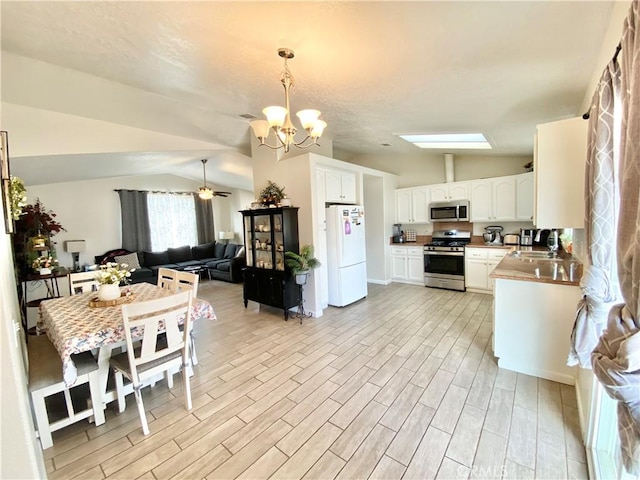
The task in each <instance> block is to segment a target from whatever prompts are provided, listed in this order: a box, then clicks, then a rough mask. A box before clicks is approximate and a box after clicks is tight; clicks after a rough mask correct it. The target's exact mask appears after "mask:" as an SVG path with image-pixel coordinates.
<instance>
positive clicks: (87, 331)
mask: <svg viewBox="0 0 640 480" xmlns="http://www.w3.org/2000/svg"><path fill="white" fill-rule="evenodd" d="M124 288H128V289H129V290H130V291H131V294H132V298H131V302H132V303H133V302H144V301H147V300H153V299H156V298H160V297H164V296H167V295H170V294H171V293H170V292H169V291H167V290H164V289H162V288H160V287H158V286H156V285H152V284H150V283H138V284H136V285H131V286H129V287H123V289H124ZM95 296H96V292H89V293H83V294H79V295H72V296H69V297H61V298H54V299H51V300H45V301H43V302H42V303H41V304H40V317H39V320H38V330H39V331H45V332H46V333H47V336H48V337H49V339H50V340H51V342H52V343H53V345H54V346H55V347H56V350H57V351H58V353H59V354H60V357H61V358H62V366H63V374H64V380H65V383H66V384H67V386H72V385H73V384H74V383H75V381H76V377H77V373H76V367H75V365H74V363H73V360H72V358H71V355H72V354H75V353H82V352H87V351H89V350H92V349H94V348H96V349H97V348H100V347H102V346H105V345H109V344H112V343H119V342H123V341H124V340H125V335H124V324H123V321H122V305H117V306H115V307H98V308H92V307H89V300H91V299H92V298H93V297H95ZM203 318H205V319H209V320H216V314H215V312H214V311H213V307H212V306H211V304H210V303H209V302H207V301H205V300H201V299H198V298H194V299H193V306H192V307H191V320H192V321H194V320H198V319H203ZM180 323H182V320H181V322H180Z"/></svg>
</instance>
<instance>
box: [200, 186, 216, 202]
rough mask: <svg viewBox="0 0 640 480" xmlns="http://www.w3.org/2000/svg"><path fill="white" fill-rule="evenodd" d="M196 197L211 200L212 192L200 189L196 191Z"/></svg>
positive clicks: (203, 188)
mask: <svg viewBox="0 0 640 480" xmlns="http://www.w3.org/2000/svg"><path fill="white" fill-rule="evenodd" d="M198 196H199V197H200V198H201V199H202V200H211V199H212V198H213V190H211V189H210V188H209V187H200V188H199V189H198Z"/></svg>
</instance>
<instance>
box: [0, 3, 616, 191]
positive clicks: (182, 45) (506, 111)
mask: <svg viewBox="0 0 640 480" xmlns="http://www.w3.org/2000/svg"><path fill="white" fill-rule="evenodd" d="M612 5H613V2H587V1H580V2H558V1H531V2H527V1H517V2H505V1H497V2H484V1H469V2H458V1H440V2H437V1H425V2H397V1H389V2H370V1H354V2H333V1H324V2H269V1H260V2H217V1H197V2H196V1H180V2H143V1H140V2H115V1H114V2H44V1H43V2H7V1H4V2H2V3H1V14H2V50H3V52H2V53H3V70H2V79H3V85H2V100H3V102H7V103H11V104H18V105H24V106H28V107H34V108H38V109H42V110H47V111H53V112H59V113H64V114H70V115H74V116H77V117H82V118H87V119H93V120H100V121H104V122H111V123H113V124H118V125H122V126H127V127H135V128H137V129H143V130H149V131H153V132H160V133H164V134H169V135H173V136H177V137H183V138H186V139H192V140H196V141H199V142H203V143H206V144H208V145H210V149H207V148H198V149H196V148H195V147H194V149H193V152H192V153H191V154H190V153H189V151H188V150H189V149H186V151H185V149H184V148H180V149H176V150H180V151H179V152H176V157H173V156H172V153H171V152H170V150H171V149H168V148H164V149H162V151H158V152H144V154H145V155H146V160H147V161H146V162H145V161H140V162H136V161H135V156H136V155H139V154H140V152H116V153H117V154H116V153H113V154H111V155H110V157H109V158H110V162H112V163H110V164H112V165H114V168H116V167H117V168H116V169H118V171H120V170H125V171H127V172H129V173H130V174H135V173H140V172H142V171H144V169H146V171H148V170H149V168H150V167H151V168H153V169H154V171H155V170H158V171H172V170H171V169H172V168H174V167H175V168H179V169H180V172H181V174H184V175H187V176H191V177H193V178H194V179H197V178H200V177H201V165H200V163H199V159H200V158H202V156H203V155H205V156H207V157H208V158H210V159H212V161H211V162H210V164H209V167H210V168H211V169H212V171H211V172H209V175H208V176H209V178H217V179H218V183H221V184H227V185H230V186H236V187H244V188H250V187H251V183H250V182H251V168H250V167H251V159H250V154H251V153H250V137H249V125H248V120H246V119H244V118H242V117H241V116H240V115H243V114H251V115H254V116H256V117H262V113H261V110H262V108H263V107H265V106H267V105H274V104H282V103H283V92H282V87H281V85H280V83H279V76H280V73H281V71H282V68H283V64H282V60H281V59H280V57H278V56H277V49H278V48H280V47H288V48H291V49H293V50H294V51H295V52H296V57H295V58H294V59H292V60H290V62H289V67H290V69H291V72H292V73H293V75H294V77H295V79H296V86H295V88H294V90H293V92H292V96H291V103H292V106H291V107H292V110H293V111H294V112H295V111H297V110H300V109H303V108H317V109H318V110H321V111H322V118H323V119H324V120H325V121H326V122H327V123H328V125H329V126H328V128H327V136H328V137H330V138H332V140H333V151H334V157H335V158H339V159H342V160H346V161H352V160H357V161H358V163H363V162H364V163H366V160H363V159H366V157H367V156H381V155H388V156H389V158H393V166H391V165H390V168H389V170H390V171H393V172H394V173H401V172H399V170H401V169H402V157H403V156H409V155H414V156H415V155H420V154H424V153H423V152H422V151H420V150H418V149H417V147H415V146H412V145H410V144H408V143H406V142H404V141H403V140H401V139H399V138H398V137H396V136H395V135H394V134H397V133H409V132H412V133H413V132H425V131H429V132H469V131H474V132H475V131H479V132H482V133H484V134H485V135H486V136H487V137H488V138H489V139H490V141H491V143H492V144H493V146H494V149H493V150H492V151H491V152H490V153H489V154H490V155H502V156H509V155H513V156H515V155H530V154H531V153H532V149H533V134H534V131H535V125H536V124H538V123H544V122H547V121H552V120H556V119H559V118H566V117H568V116H574V115H576V114H578V113H579V109H580V105H581V103H582V100H583V97H584V95H585V93H586V88H587V85H588V82H589V81H590V79H591V76H592V74H593V72H594V70H595V68H596V67H597V65H596V60H597V57H598V54H599V52H600V46H601V43H602V39H603V36H604V32H605V29H606V27H607V25H608V22H609V17H610V14H611V9H612ZM5 57H7V58H9V57H10V59H11V61H7V62H5ZM24 58H26V59H34V60H37V61H39V62H46V63H47V64H52V65H55V66H58V67H63V68H64V69H66V70H64V72H66V73H65V74H64V75H62V74H60V75H58V76H57V77H56V78H55V79H54V78H53V76H52V77H51V78H52V79H51V80H50V82H54V81H55V82H57V83H55V84H54V85H51V84H48V83H47V81H48V80H47V79H46V78H39V77H42V76H45V75H31V77H33V76H35V77H38V78H29V77H30V75H28V74H27V72H29V71H33V69H31V70H29V69H26V68H25V69H21V68H20V65H21V64H22V63H24V62H22V60H21V59H24ZM42 65H44V66H42V67H41V69H42V70H40V71H43V72H44V71H47V68H49V66H46V64H42ZM65 78H66V80H65ZM3 117H4V113H3ZM3 120H4V118H3ZM294 121H297V119H295V120H294ZM383 144H388V145H389V146H383ZM196 150H197V151H196ZM85 153H90V155H83V152H74V154H75V155H80V156H79V157H78V156H76V157H75V159H73V158H71V157H68V156H65V155H63V154H61V152H56V157H55V159H54V158H53V157H46V156H44V155H26V156H28V157H30V160H29V163H28V165H29V168H27V167H25V165H27V164H26V163H22V164H21V163H20V159H19V158H17V159H16V160H15V162H14V163H15V165H16V167H15V168H17V169H18V170H20V169H21V173H22V175H23V176H24V177H27V178H26V179H27V181H28V180H29V179H28V176H29V171H30V170H32V169H33V170H34V175H35V170H36V169H37V167H38V166H40V167H42V166H43V165H46V164H48V163H49V162H52V161H55V162H59V163H58V164H62V162H65V161H72V162H74V161H75V164H74V167H73V168H74V172H75V173H74V175H75V176H77V177H83V176H85V177H88V178H89V177H91V176H96V175H105V174H108V173H109V172H102V171H101V172H99V173H96V171H97V170H96V165H98V163H97V162H102V163H104V158H99V157H100V155H98V154H97V153H98V152H85ZM436 153H442V152H436ZM454 153H457V152H455V151H454ZM470 153H471V154H476V153H477V154H482V155H483V156H486V155H487V152H486V151H483V152H470ZM36 157H38V158H36ZM216 158H223V159H224V160H220V161H219V162H216ZM151 160H152V163H150V161H151ZM225 162H226V164H231V165H234V164H235V168H236V170H237V171H235V172H233V174H228V175H227V176H225V175H226V174H225V172H222V175H217V173H216V169H217V168H218V166H219V165H221V164H222V163H225ZM98 170H99V169H98ZM111 173H112V171H111ZM227 173H228V172H227ZM34 178H35V177H34ZM48 178H51V177H48ZM33 181H35V182H40V181H42V180H41V179H38V180H33ZM58 181H59V180H58Z"/></svg>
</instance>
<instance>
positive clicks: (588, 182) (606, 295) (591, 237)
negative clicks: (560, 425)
mask: <svg viewBox="0 0 640 480" xmlns="http://www.w3.org/2000/svg"><path fill="white" fill-rule="evenodd" d="M619 74H620V69H619V67H618V62H617V61H616V60H612V61H611V62H610V63H609V65H608V66H607V68H606V69H605V71H604V72H603V74H602V78H601V79H600V82H599V84H598V90H597V91H596V93H595V94H594V96H593V100H592V102H591V108H590V110H589V140H588V147H587V162H586V168H585V241H586V244H587V246H588V257H589V263H588V265H587V266H586V267H585V272H584V275H583V277H582V280H581V283H580V287H581V289H582V300H581V301H580V303H579V304H578V313H577V316H576V321H575V324H574V326H573V332H572V333H571V348H570V351H569V358H568V360H567V365H570V366H573V365H580V366H581V367H582V368H591V352H592V351H593V349H594V348H595V346H596V345H597V344H598V340H599V339H600V336H601V335H602V332H603V331H604V328H605V326H606V323H607V315H608V314H609V310H610V309H611V307H612V306H613V305H614V304H615V303H616V302H620V301H621V296H620V289H619V288H618V279H617V276H618V273H617V266H616V228H617V220H618V207H619V204H618V202H617V200H616V199H617V198H618V197H619V195H618V182H617V181H616V180H617V179H616V168H617V165H618V159H617V158H616V157H617V151H616V148H615V147H616V145H615V143H616V138H615V135H614V130H615V128H614V127H615V118H614V111H615V109H616V96H617V95H618V92H619V91H620V80H619Z"/></svg>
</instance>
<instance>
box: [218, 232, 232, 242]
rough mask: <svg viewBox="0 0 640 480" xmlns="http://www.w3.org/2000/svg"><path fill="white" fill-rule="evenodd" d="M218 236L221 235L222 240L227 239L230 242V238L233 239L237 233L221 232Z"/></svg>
mask: <svg viewBox="0 0 640 480" xmlns="http://www.w3.org/2000/svg"><path fill="white" fill-rule="evenodd" d="M218 236H219V237H220V240H226V241H227V242H226V243H229V240H233V239H234V238H235V236H236V234H235V233H234V232H220V233H219V234H218Z"/></svg>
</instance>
